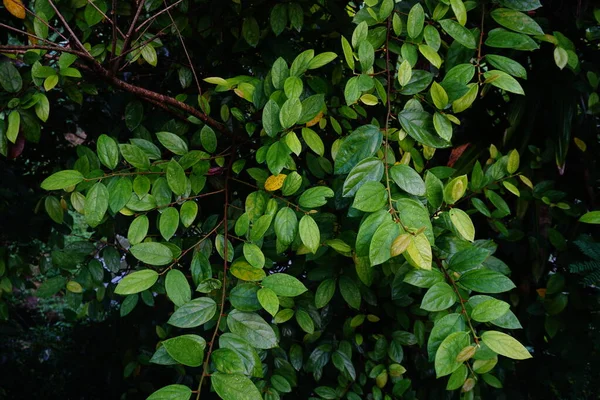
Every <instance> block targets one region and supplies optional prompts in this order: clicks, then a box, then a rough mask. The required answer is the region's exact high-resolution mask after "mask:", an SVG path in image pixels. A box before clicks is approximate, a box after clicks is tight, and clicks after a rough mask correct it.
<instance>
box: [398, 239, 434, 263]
mask: <svg viewBox="0 0 600 400" xmlns="http://www.w3.org/2000/svg"><path fill="white" fill-rule="evenodd" d="M403 254H404V257H405V258H406V261H408V263H409V264H410V265H412V266H413V267H415V268H421V269H431V262H432V260H433V257H432V253H431V243H430V242H429V240H428V239H427V236H425V235H424V234H423V233H420V234H418V235H417V236H412V237H411V242H410V244H409V245H408V247H407V248H406V251H405V252H404V253H403Z"/></svg>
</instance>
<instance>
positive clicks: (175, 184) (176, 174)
mask: <svg viewBox="0 0 600 400" xmlns="http://www.w3.org/2000/svg"><path fill="white" fill-rule="evenodd" d="M167 183H168V184H169V187H170V188H171V190H172V191H173V193H175V194H176V195H182V194H183V193H184V192H185V190H186V187H187V178H186V176H185V171H184V170H183V168H181V165H179V163H178V162H177V161H175V160H171V161H169V164H167Z"/></svg>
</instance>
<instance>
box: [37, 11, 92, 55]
mask: <svg viewBox="0 0 600 400" xmlns="http://www.w3.org/2000/svg"><path fill="white" fill-rule="evenodd" d="M48 3H50V6H52V8H53V9H54V12H55V13H56V16H57V17H58V19H60V21H61V22H62V23H63V25H64V27H65V29H66V30H67V32H69V34H70V35H71V38H72V39H73V41H74V42H75V43H76V44H77V47H79V49H80V50H81V51H83V52H84V53H86V54H87V55H89V56H90V57H92V55H91V54H90V52H89V51H87V49H86V48H85V46H84V45H83V43H81V41H80V40H79V38H78V37H77V36H76V35H75V32H73V29H71V26H70V25H69V24H68V23H67V20H66V19H65V17H63V15H62V14H61V13H60V11H58V8H57V7H56V5H55V4H54V2H53V1H52V0H48ZM92 58H93V57H92Z"/></svg>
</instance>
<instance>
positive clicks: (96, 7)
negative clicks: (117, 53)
mask: <svg viewBox="0 0 600 400" xmlns="http://www.w3.org/2000/svg"><path fill="white" fill-rule="evenodd" d="M87 2H88V4H89V5H91V6H92V7H94V8H95V9H96V11H98V12H99V13H100V14H102V16H103V17H104V18H105V19H106V20H107V21H108V22H110V24H111V25H112V27H113V35H114V30H115V29H116V30H117V31H118V32H119V35H121V36H122V37H123V38H125V35H124V34H123V32H121V30H120V29H119V27H118V26H117V24H115V23H114V22H113V20H112V19H110V18H109V17H108V15H106V14H105V13H104V12H103V11H102V10H101V9H99V8H98V6H97V5H95V4H94V3H93V2H92V1H91V0H87ZM112 14H113V15H115V12H114V9H113V12H112Z"/></svg>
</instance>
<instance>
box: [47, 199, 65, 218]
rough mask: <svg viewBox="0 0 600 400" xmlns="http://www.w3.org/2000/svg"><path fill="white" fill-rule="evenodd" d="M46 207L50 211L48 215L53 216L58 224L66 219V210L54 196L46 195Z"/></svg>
mask: <svg viewBox="0 0 600 400" xmlns="http://www.w3.org/2000/svg"><path fill="white" fill-rule="evenodd" d="M44 208H45V209H46V212H47V213H48V216H50V218H52V220H53V221H54V222H56V223H57V224H62V223H63V221H64V216H65V214H64V210H63V208H62V207H61V205H60V201H59V200H58V199H57V198H56V197H54V196H48V197H46V200H45V201H44Z"/></svg>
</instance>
